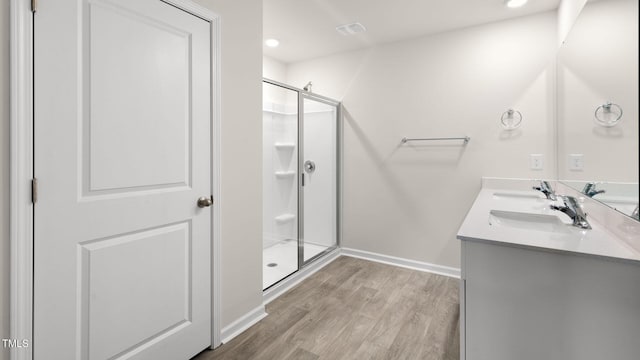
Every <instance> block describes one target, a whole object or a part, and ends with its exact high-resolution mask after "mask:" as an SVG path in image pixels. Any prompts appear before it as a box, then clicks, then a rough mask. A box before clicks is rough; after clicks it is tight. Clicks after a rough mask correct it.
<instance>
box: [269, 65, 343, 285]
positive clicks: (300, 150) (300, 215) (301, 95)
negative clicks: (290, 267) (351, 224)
mask: <svg viewBox="0 0 640 360" xmlns="http://www.w3.org/2000/svg"><path fill="white" fill-rule="evenodd" d="M262 82H263V83H266V84H271V85H274V86H279V87H281V88H284V89H288V90H292V91H295V92H297V94H298V119H297V120H298V123H297V124H298V129H297V130H298V143H297V144H296V145H297V158H298V159H297V160H298V169H297V170H298V175H297V176H296V182H297V186H298V209H297V210H298V211H297V214H296V216H297V224H298V229H297V230H298V231H297V235H298V239H297V240H298V269H297V270H296V271H294V272H293V273H291V274H289V275H287V276H285V277H284V278H282V279H280V280H279V281H277V282H276V283H274V284H272V285H270V286H269V287H268V288H270V287H272V286H273V285H276V284H277V283H279V282H280V281H282V280H284V279H286V278H287V277H289V276H291V275H293V274H295V273H296V272H298V271H300V270H302V269H303V268H304V267H305V266H307V265H308V264H310V263H312V262H313V261H315V260H318V259H320V258H322V257H324V256H325V255H327V254H328V253H330V252H332V251H334V250H335V249H337V248H338V247H340V243H341V240H342V145H343V142H342V134H343V132H342V128H343V124H342V103H341V102H339V101H337V100H334V99H331V98H328V97H326V96H322V95H318V94H314V93H311V92H308V91H305V90H303V89H300V88H297V87H294V86H291V85H288V84H284V83H281V82H279V81H275V80H271V79H268V78H262ZM305 99H310V100H314V101H318V102H321V103H324V104H327V105H330V106H335V108H336V119H335V120H336V134H335V136H336V179H335V181H336V208H335V211H336V233H335V236H336V243H335V245H333V246H330V247H329V248H327V249H326V250H324V251H322V252H321V253H319V254H317V255H315V256H313V257H311V258H309V259H308V260H306V261H305V260H304V186H303V185H302V178H303V176H304V166H303V163H304V159H303V156H302V155H304V100H305ZM268 288H267V289H268Z"/></svg>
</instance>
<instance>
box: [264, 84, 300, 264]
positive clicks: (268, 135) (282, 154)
mask: <svg viewBox="0 0 640 360" xmlns="http://www.w3.org/2000/svg"><path fill="white" fill-rule="evenodd" d="M271 86H272V85H267V84H265V94H266V93H267V88H269V87H271ZM284 91H285V90H278V91H276V92H275V93H276V94H275V96H273V95H272V96H271V97H267V96H265V98H266V99H271V100H280V101H284V100H286V95H285V94H284ZM278 92H279V93H280V94H281V95H282V96H280V97H278V96H277V95H278V94H277V93H278ZM262 116H263V152H262V154H263V196H264V201H263V232H264V236H263V247H264V248H267V247H269V246H272V245H275V244H276V243H278V242H280V241H283V240H287V239H297V237H298V226H297V220H298V219H297V207H298V190H297V187H298V185H297V174H298V169H297V153H298V147H297V137H298V128H297V126H298V125H297V121H298V115H297V105H284V104H282V103H265V104H264V105H263V112H262ZM294 257H295V255H294Z"/></svg>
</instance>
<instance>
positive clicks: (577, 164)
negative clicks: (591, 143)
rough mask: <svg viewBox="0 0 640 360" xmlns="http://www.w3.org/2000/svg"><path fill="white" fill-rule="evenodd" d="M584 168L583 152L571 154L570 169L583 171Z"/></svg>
mask: <svg viewBox="0 0 640 360" xmlns="http://www.w3.org/2000/svg"><path fill="white" fill-rule="evenodd" d="M583 169H584V155H583V154H569V170H571V171H582V170H583Z"/></svg>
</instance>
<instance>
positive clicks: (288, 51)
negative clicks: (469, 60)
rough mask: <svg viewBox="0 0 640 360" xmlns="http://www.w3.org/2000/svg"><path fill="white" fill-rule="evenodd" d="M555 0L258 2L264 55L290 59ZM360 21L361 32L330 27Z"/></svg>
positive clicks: (541, 7)
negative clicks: (520, 0) (271, 43)
mask: <svg viewBox="0 0 640 360" xmlns="http://www.w3.org/2000/svg"><path fill="white" fill-rule="evenodd" d="M559 3H560V0H529V2H528V3H527V4H525V5H524V6H523V7H521V8H517V9H510V8H507V7H506V6H505V5H504V0H264V2H263V11H264V12H263V37H264V39H263V40H266V39H269V38H275V39H278V40H279V41H280V46H279V47H277V48H269V47H267V46H265V45H263V49H264V54H265V55H266V56H269V57H272V58H274V59H277V60H280V61H282V62H285V63H292V62H297V61H303V60H308V59H313V58H317V57H321V56H326V55H330V54H334V53H339V52H344V51H349V50H355V49H359V48H365V47H369V46H373V45H377V44H383V43H388V42H394V41H399V40H404V39H410V38H415V37H419V36H423V35H428V34H434V33H439V32H443V31H448V30H453V29H459V28H463V27H467V26H472V25H479V24H484V23H489V22H493V21H498V20H505V19H509V18H515V17H519V16H524V15H530V14H534V13H538V12H543V11H549V10H554V9H556V8H557V7H558V4H559ZM353 22H360V23H362V25H364V26H365V27H366V29H367V31H366V32H364V33H359V34H354V35H349V36H345V35H341V34H340V33H338V32H337V31H336V29H335V28H336V26H339V25H343V24H348V23H353Z"/></svg>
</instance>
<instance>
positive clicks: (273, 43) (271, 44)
mask: <svg viewBox="0 0 640 360" xmlns="http://www.w3.org/2000/svg"><path fill="white" fill-rule="evenodd" d="M264 44H265V45H267V46H268V47H272V48H274V47H278V45H280V41H278V40H277V39H267V40H265V42H264Z"/></svg>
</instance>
